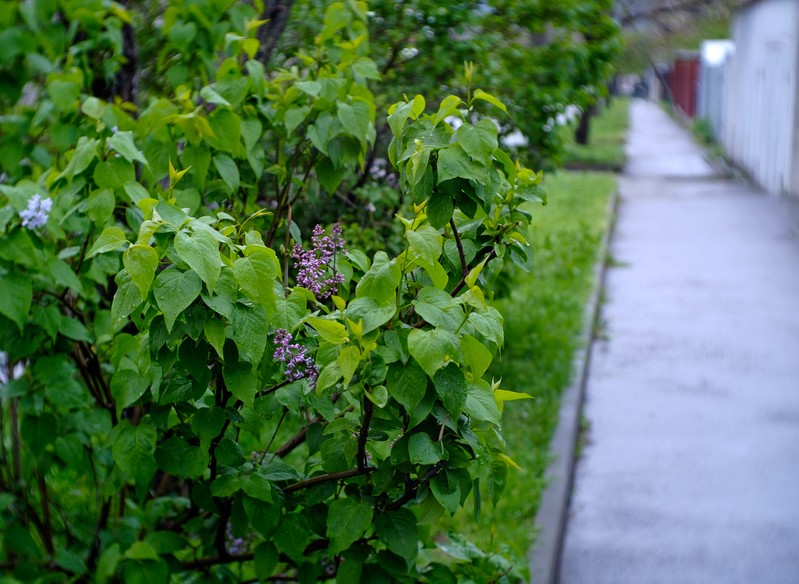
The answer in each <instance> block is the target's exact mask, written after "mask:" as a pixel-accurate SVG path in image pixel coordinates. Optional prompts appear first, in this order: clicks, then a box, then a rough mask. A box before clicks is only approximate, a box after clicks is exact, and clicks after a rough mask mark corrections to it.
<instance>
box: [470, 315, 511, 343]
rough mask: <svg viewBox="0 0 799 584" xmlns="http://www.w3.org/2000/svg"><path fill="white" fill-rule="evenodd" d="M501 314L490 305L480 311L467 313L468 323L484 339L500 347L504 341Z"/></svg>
mask: <svg viewBox="0 0 799 584" xmlns="http://www.w3.org/2000/svg"><path fill="white" fill-rule="evenodd" d="M502 320H503V319H502V314H500V312H499V311H498V310H497V309H496V308H493V307H491V306H489V307H487V308H486V309H484V310H483V311H481V312H477V311H475V312H472V313H471V314H469V321H468V322H469V324H471V325H472V326H473V327H474V328H475V329H476V330H477V332H479V333H480V334H481V335H483V336H484V337H485V338H486V339H488V340H489V341H491V342H492V343H494V344H495V345H497V346H498V347H501V346H502V344H503V343H504V342H505V331H504V330H503V328H502Z"/></svg>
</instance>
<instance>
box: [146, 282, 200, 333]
mask: <svg viewBox="0 0 799 584" xmlns="http://www.w3.org/2000/svg"><path fill="white" fill-rule="evenodd" d="M202 287H203V283H202V280H200V277H199V276H198V275H197V274H196V273H195V272H192V271H191V270H189V271H186V272H181V271H180V270H178V269H177V268H169V269H166V270H164V271H163V272H161V273H159V274H158V276H156V278H155V282H154V283H153V295H154V296H155V302H156V303H157V304H158V308H160V309H161V311H162V312H163V313H164V321H165V322H166V328H167V330H169V331H171V330H172V326H173V325H174V324H175V320H177V318H178V316H180V314H181V313H182V312H183V311H184V310H186V309H187V308H188V307H189V306H191V303H192V302H194V300H195V299H196V298H197V297H198V296H199V295H200V290H202Z"/></svg>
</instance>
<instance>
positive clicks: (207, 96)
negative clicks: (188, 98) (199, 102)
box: [200, 85, 230, 107]
mask: <svg viewBox="0 0 799 584" xmlns="http://www.w3.org/2000/svg"><path fill="white" fill-rule="evenodd" d="M200 97H202V98H203V99H204V100H205V101H207V102H208V103H213V104H216V105H224V106H227V107H230V102H229V101H228V100H226V99H225V98H224V97H222V96H221V95H219V94H218V93H217V92H216V91H215V90H214V89H213V88H211V87H210V86H208V85H206V86H205V87H203V88H202V89H201V90H200Z"/></svg>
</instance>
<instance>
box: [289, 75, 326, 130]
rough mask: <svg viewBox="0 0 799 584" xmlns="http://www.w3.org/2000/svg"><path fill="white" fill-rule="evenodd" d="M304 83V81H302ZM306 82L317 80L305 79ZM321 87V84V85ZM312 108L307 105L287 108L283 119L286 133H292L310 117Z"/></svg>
mask: <svg viewBox="0 0 799 584" xmlns="http://www.w3.org/2000/svg"><path fill="white" fill-rule="evenodd" d="M300 83H303V82H300ZM304 83H316V82H315V81H305V82H304ZM319 87H320V88H321V85H320V86H319ZM310 111H311V108H309V107H307V106H302V107H292V108H289V109H287V110H286V114H285V116H284V117H283V121H284V123H285V124H286V133H288V134H292V133H293V132H294V130H296V129H297V126H299V125H300V124H301V123H303V122H304V121H305V118H307V117H308V113H309V112H310Z"/></svg>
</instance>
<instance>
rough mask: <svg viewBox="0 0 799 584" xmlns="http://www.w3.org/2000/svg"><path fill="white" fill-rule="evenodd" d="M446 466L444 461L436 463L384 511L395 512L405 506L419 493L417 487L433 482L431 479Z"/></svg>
mask: <svg viewBox="0 0 799 584" xmlns="http://www.w3.org/2000/svg"><path fill="white" fill-rule="evenodd" d="M446 465H447V461H446V460H439V461H438V462H437V463H436V465H435V466H434V467H432V468H431V469H430V470H428V471H427V472H426V473H425V475H424V476H423V477H422V478H421V479H419V480H418V481H414V483H413V484H412V486H411V488H410V489H407V490H406V491H405V494H404V495H403V496H402V497H400V498H399V499H397V500H396V501H394V502H393V503H389V504H388V507H386V509H388V510H389V511H395V510H397V509H399V508H400V507H402V506H403V505H405V504H406V503H408V502H410V501H412V500H413V498H414V497H415V496H416V493H418V492H419V487H421V486H422V485H424V484H426V483H429V482H430V481H431V480H433V477H435V476H436V475H437V474H438V473H440V472H441V470H442V469H443V468H444V467H445V466H446Z"/></svg>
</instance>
